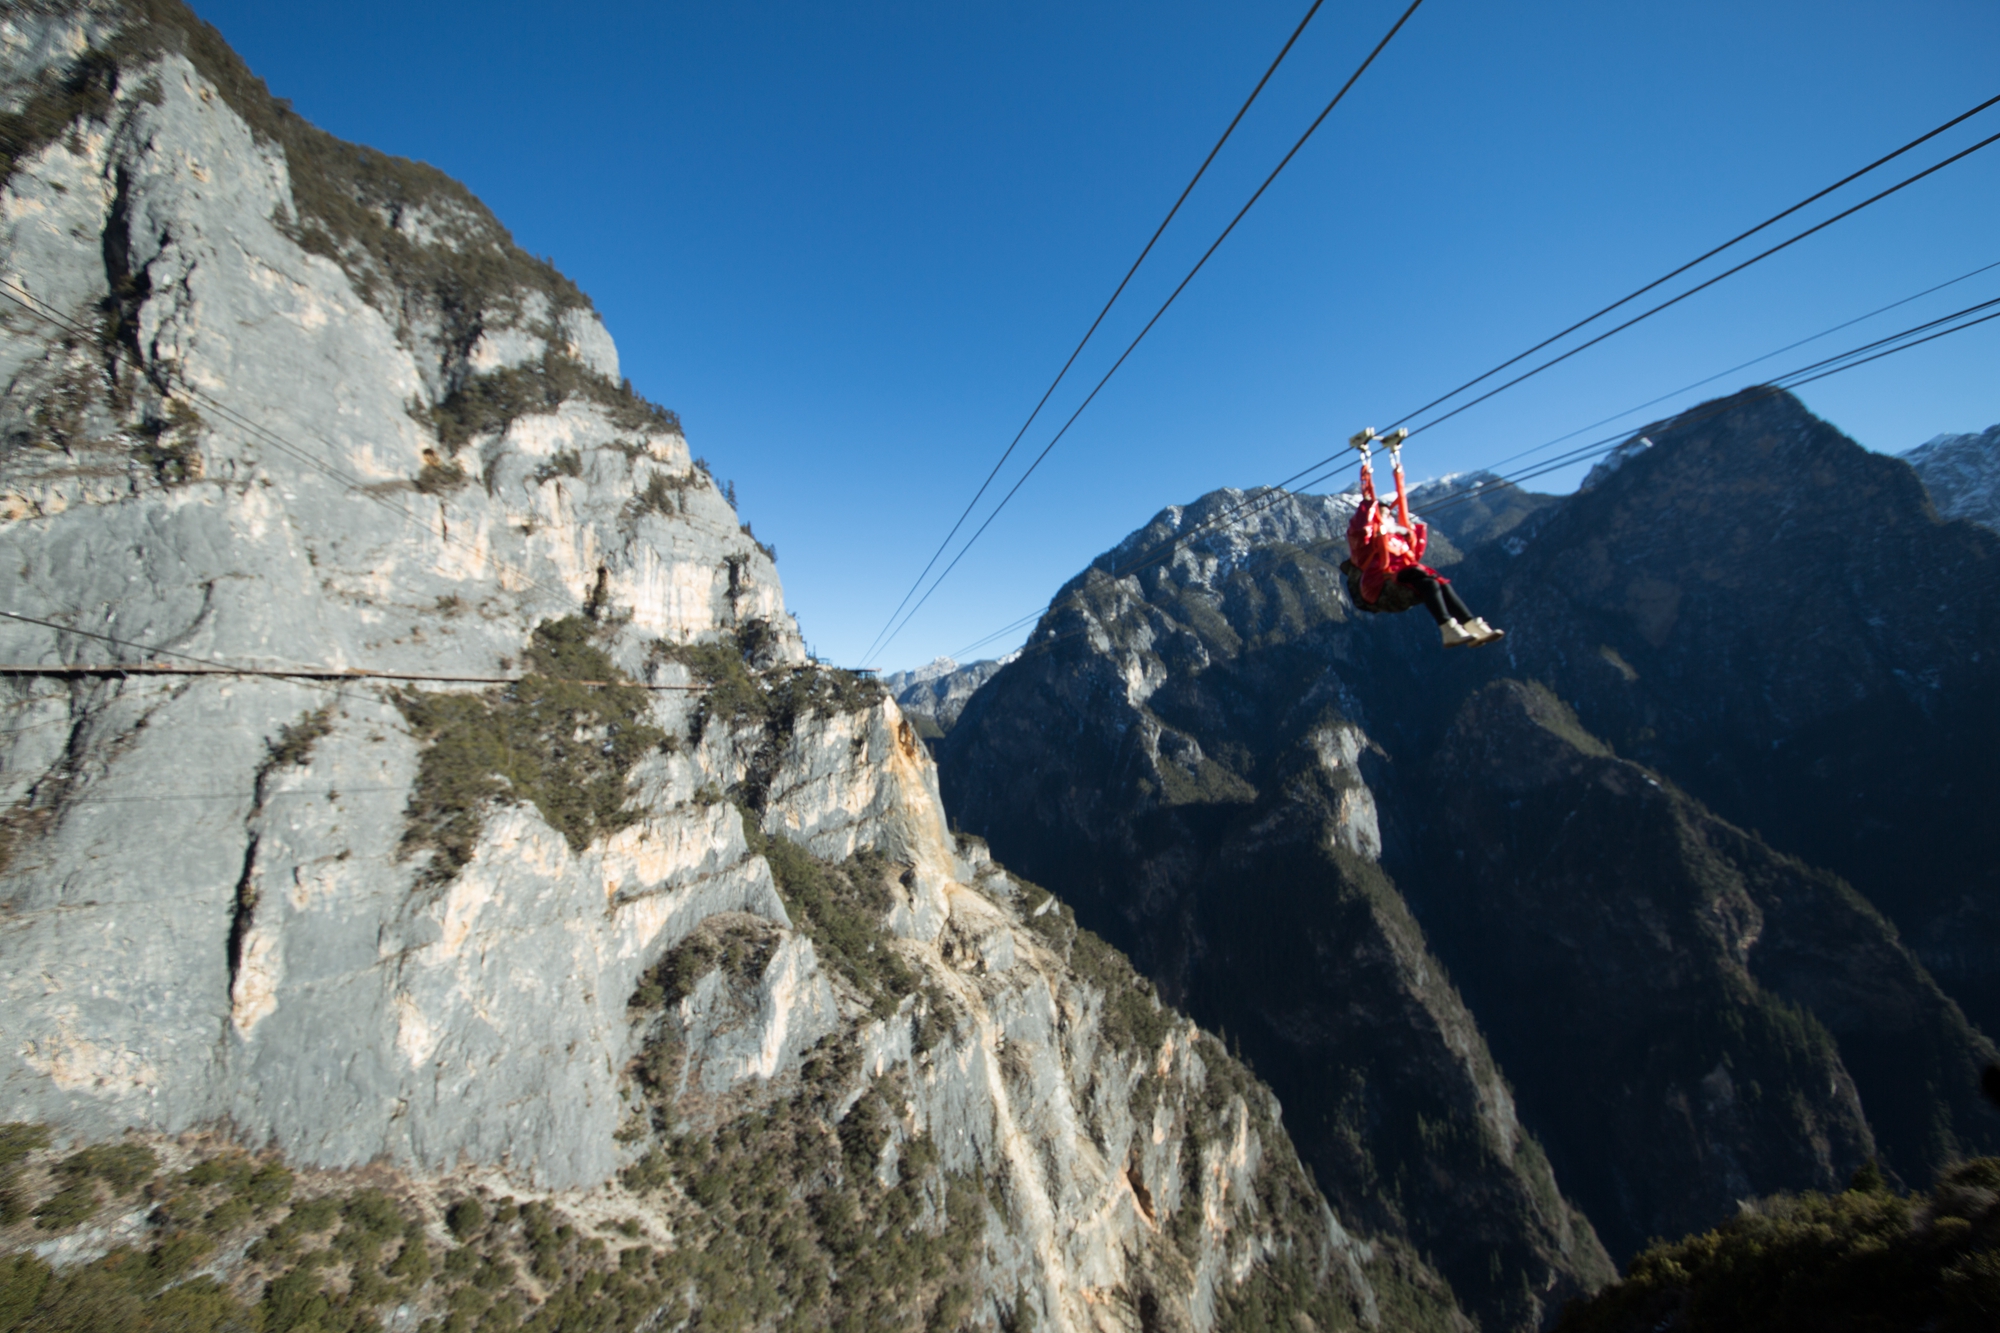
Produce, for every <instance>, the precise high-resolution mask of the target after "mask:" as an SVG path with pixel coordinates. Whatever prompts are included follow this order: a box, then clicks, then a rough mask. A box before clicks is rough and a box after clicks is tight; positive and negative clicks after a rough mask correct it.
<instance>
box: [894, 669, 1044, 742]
mask: <svg viewBox="0 0 2000 1333" xmlns="http://www.w3.org/2000/svg"><path fill="white" fill-rule="evenodd" d="M1015 656H1016V654H1014V653H1008V654H1007V655H1006V656H1005V657H989V658H986V659H985V660H984V661H979V662H967V663H966V664H965V665H964V666H960V665H959V664H958V663H957V662H954V661H952V659H950V658H949V657H940V658H938V659H937V660H936V661H934V662H932V663H931V664H930V665H928V666H921V667H918V668H916V669H915V670H913V671H894V672H891V673H890V674H888V675H886V676H884V677H882V684H883V685H884V686H885V687H886V688H887V689H888V691H889V693H890V694H892V695H894V696H895V699H896V706H897V707H899V708H901V709H902V710H903V715H904V716H905V717H907V718H909V719H910V720H911V721H912V722H914V723H916V724H917V727H918V729H919V730H921V731H923V732H924V733H925V734H926V735H930V736H935V735H942V734H944V733H945V732H947V731H950V730H951V729H952V727H953V726H955V725H956V724H957V722H958V715H959V714H960V713H962V712H964V711H965V701H966V700H967V699H970V698H971V697H972V696H973V695H974V694H976V693H978V691H979V687H980V686H981V685H984V684H985V683H986V682H987V681H989V680H991V679H993V677H994V676H995V675H996V674H997V673H998V672H999V670H1000V668H1001V667H1003V666H1006V665H1007V664H1008V663H1009V662H1011V661H1013V660H1014V658H1015Z"/></svg>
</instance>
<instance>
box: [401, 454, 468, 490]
mask: <svg viewBox="0 0 2000 1333" xmlns="http://www.w3.org/2000/svg"><path fill="white" fill-rule="evenodd" d="M471 480H472V477H471V475H470V474H469V473H467V472H466V470H465V468H464V467H463V466H461V465H460V464H459V462H458V460H457V459H455V458H454V459H450V460H445V459H440V458H439V457H438V456H437V455H436V454H435V453H433V452H431V451H430V450H428V449H426V450H425V451H424V465H423V467H422V468H420V469H418V471H417V476H416V480H415V481H412V482H411V483H410V484H411V485H412V486H414V487H416V488H417V490H418V491H420V492H422V493H423V494H425V495H449V494H451V493H452V492H453V491H455V490H458V489H459V488H460V487H462V486H464V485H466V484H467V483H468V482H470V481H471Z"/></svg>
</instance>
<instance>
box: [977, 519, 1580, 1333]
mask: <svg viewBox="0 0 2000 1333" xmlns="http://www.w3.org/2000/svg"><path fill="white" fill-rule="evenodd" d="M1243 499H1244V496H1243V495H1242V494H1241V493H1238V492H1233V491H1219V492H1216V493H1214V494H1212V495H1210V496H1207V497H1204V498H1203V499H1202V500H1201V501H1200V502H1198V503H1197V504H1195V505H1191V506H1187V507H1186V508H1184V509H1182V508H1175V509H1170V510H1167V511H1165V512H1163V513H1162V514H1161V515H1159V516H1158V517H1157V518H1156V519H1154V521H1153V522H1152V523H1151V524H1149V525H1148V526H1147V527H1146V528H1145V529H1143V530H1141V531H1140V532H1138V533H1135V534H1134V535H1133V536H1132V537H1131V538H1129V539H1128V540H1127V541H1126V542H1124V543H1123V544H1121V545H1120V546H1119V547H1118V548H1117V549H1116V550H1114V551H1112V552H1109V553H1107V554H1106V555H1105V556H1103V557H1100V559H1099V560H1097V561H1096V562H1094V563H1093V565H1092V567H1091V568H1090V570H1088V571H1087V572H1086V573H1085V574H1084V575H1082V576H1081V577H1079V578H1078V579H1075V580H1072V581H1071V583H1070V584H1068V585H1066V587H1065V588H1064V590H1063V591H1062V592H1061V593H1059V594H1058V595H1057V598H1056V603H1055V605H1056V609H1055V610H1054V611H1053V612H1052V613H1051V614H1050V616H1049V617H1048V618H1047V619H1045V620H1044V622H1043V624H1042V625H1041V626H1040V627H1039V628H1038V629H1037V631H1036V634H1035V636H1034V637H1033V638H1032V639H1031V640H1030V642H1029V644H1028V646H1027V648H1026V649H1025V650H1024V651H1023V653H1022V656H1021V658H1020V660H1018V661H1017V662H1015V663H1014V664H1013V665H1011V666H1009V667H1008V668H1006V669H1005V670H1003V671H1002V672H1001V673H1000V674H999V675H998V676H996V677H995V678H994V680H993V681H992V682H991V683H990V684H988V685H987V687H986V688H985V689H983V690H981V691H980V692H979V693H978V694H977V695H975V696H974V698H973V700H972V701H971V703H970V704H969V705H968V706H967V708H966V710H965V713H964V714H963V716H962V717H961V718H960V721H959V724H958V726H957V727H955V728H954V729H953V730H952V731H951V733H950V734H948V735H947V736H946V737H945V739H944V742H943V744H942V750H941V752H942V756H943V760H942V762H943V773H944V778H945V795H946V800H947V804H948V805H949V807H950V809H951V812H952V816H953V817H954V818H955V819H956V820H958V821H959V822H960V824H961V826H963V827H964V828H967V829H970V830H973V831H976V832H979V833H981V834H982V835H985V836H989V837H991V838H992V839H993V840H994V841H995V845H996V847H997V848H998V850H999V851H1000V853H1001V854H1002V855H1003V856H1004V857H1005V858H1006V859H1007V860H1008V862H1009V864H1012V865H1016V866H1018V867H1020V868H1021V869H1022V870H1023V871H1024V872H1025V873H1027V874H1029V875H1031V876H1034V877H1037V878H1046V879H1047V881H1048V882H1049V883H1052V884H1055V885H1058V886H1060V888H1061V890H1062V892H1063V893H1064V895H1065V896H1066V897H1067V898H1069V899H1070V900H1071V901H1073V902H1074V903H1075V904H1076V907H1077V910H1078V912H1079V913H1080V915H1081V916H1082V917H1083V919H1084V920H1085V921H1086V923H1087V924H1089V925H1091V926H1092V927H1093V928H1095V929H1098V930H1101V931H1103V932H1104V933H1105V934H1106V935H1107V936H1108V937H1109V938H1110V939H1111V940H1112V941H1113V942H1114V943H1116V944H1118V945H1120V946H1121V947H1123V948H1125V949H1127V950H1128V951H1129V952H1130V953H1131V954H1132V956H1133V958H1134V960H1135V961H1136V962H1137V964H1138V965H1139V967H1140V968H1141V969H1142V970H1143V971H1145V972H1146V974H1147V975H1148V976H1150V977H1152V978H1153V979H1154V980H1155V981H1156V982H1158V983H1159V984H1160V986H1161V988H1162V990H1163V991H1164V993H1166V994H1167V995H1168V996H1170V997H1171V998H1173V999H1175V1000H1176V1001H1178V1002H1182V1003H1185V1004H1186V1006H1187V1007H1188V1009H1189V1011H1190V1012H1191V1013H1193V1014H1197V1015H1200V1016H1201V1019H1202V1021H1203V1022H1205V1023H1207V1024H1209V1025H1212V1026H1215V1027H1218V1028H1221V1029H1222V1030H1224V1031H1226V1032H1227V1033H1228V1034H1229V1035H1230V1037H1231V1039H1232V1040H1233V1041H1238V1042H1240V1043H1241V1046H1242V1049H1243V1051H1244V1052H1245V1054H1246V1055H1247V1056H1248V1057H1249V1058H1250V1059H1251V1061H1252V1063H1253V1064H1254V1065H1255V1066H1256V1067H1257V1068H1258V1069H1259V1070H1260V1071H1263V1073H1264V1075H1265V1076H1266V1077H1268V1078H1270V1079H1272V1080H1273V1085H1274V1086H1275V1087H1277V1088H1279V1089H1280V1090H1281V1095H1282V1096H1283V1097H1284V1098H1285V1099H1286V1101H1287V1104H1288V1105H1291V1106H1294V1107H1306V1108H1310V1110H1308V1111H1306V1112H1305V1113H1304V1114H1295V1117H1294V1120H1293V1125H1292V1129H1293V1134H1294V1136H1295V1139H1296V1141H1297V1142H1298V1144H1299V1146H1300V1152H1301V1155H1302V1156H1304V1157H1305V1159H1306V1160H1307V1161H1308V1162H1310V1163H1311V1164H1312V1166H1313V1169H1314V1172H1315V1175H1316V1178H1317V1179H1318V1180H1319V1182H1320V1185H1321V1187H1322V1188H1324V1189H1325V1190H1326V1191H1327V1194H1328V1197H1329V1198H1330V1199H1333V1200H1335V1201H1336V1206H1337V1207H1339V1208H1340V1209H1341V1210H1342V1212H1343V1215H1345V1214H1346V1213H1347V1212H1348V1211H1350V1210H1360V1212H1359V1213H1358V1214H1357V1215H1363V1216H1366V1217H1368V1218H1369V1222H1370V1225H1371V1226H1373V1227H1375V1228H1378V1229H1380V1230H1383V1231H1385V1232H1388V1233H1390V1234H1396V1235H1401V1236H1404V1237H1407V1238H1408V1240H1409V1242H1410V1243H1411V1244H1413V1245H1414V1246H1416V1247H1417V1248H1419V1249H1420V1250H1421V1251H1423V1252H1424V1253H1426V1254H1428V1255H1430V1256H1432V1257H1433V1259H1434V1260H1435V1261H1436V1263H1437V1265H1438V1268H1439V1271H1440V1272H1442V1273H1443V1274H1444V1275H1445V1276H1446V1278H1447V1279H1448V1280H1449V1281H1451V1283H1452V1284H1453V1287H1454V1289H1455V1290H1456V1291H1457V1292H1458V1294H1459V1297H1460V1299H1461V1300H1462V1301H1463V1302H1465V1304H1466V1305H1467V1306H1468V1307H1469V1308H1470V1309H1471V1310H1472V1311H1473V1312H1474V1313H1475V1314H1476V1315H1477V1316H1478V1317H1479V1318H1480V1319H1481V1320H1482V1323H1483V1325H1484V1326H1487V1327H1496V1328H1498V1327H1533V1326H1535V1325H1536V1324H1537V1323H1538V1322H1539V1320H1540V1319H1541V1318H1542V1317H1543V1316H1544V1315H1545V1314H1547V1313H1552V1312H1553V1310H1554V1309H1556V1308H1558V1307H1559V1306H1560V1305H1561V1303H1562V1301H1563V1300H1564V1299H1566V1298H1567V1297H1568V1296H1570V1295H1573V1294H1576V1293H1578V1292H1580V1291H1584V1290H1588V1289H1590V1288H1591V1287H1593V1286H1594V1285H1596V1284H1597V1283H1598V1282H1601V1281H1602V1280H1604V1279H1605V1278H1606V1277H1608V1276H1609V1274H1610V1264H1609V1261H1608V1259H1607V1258H1606V1257H1605V1255H1604V1252H1603V1250H1602V1249H1601V1248H1600V1246H1599V1244H1598V1241H1597V1238H1596V1236H1595V1235H1594V1234H1593V1233H1592V1231H1591V1229H1590V1227H1589V1224H1588V1223H1587V1222H1584V1221H1583V1220H1582V1219H1581V1218H1580V1217H1579V1216H1578V1215H1576V1214H1575V1213H1574V1211H1573V1210H1572V1209H1571V1208H1570V1206H1569V1204H1568V1203H1567V1202H1566V1201H1565V1200H1564V1198H1563V1197H1562V1195H1561V1193H1560V1191H1559V1189H1558V1188H1557V1185H1556V1182H1555V1180H1554V1179H1553V1177H1552V1176H1551V1174H1550V1171H1549V1168H1548V1164H1547V1162H1546V1160H1545V1159H1544V1158H1543V1156H1542V1154H1541V1150H1540V1148H1539V1147H1538V1146H1537V1145H1536V1144H1535V1142H1534V1139H1533V1137H1532V1136H1531V1135H1530V1134H1529V1133H1527V1132H1526V1131H1525V1130H1524V1129H1523V1128H1522V1127H1521V1126H1520V1124H1519V1123H1518V1121H1517V1118H1516V1116H1515V1112H1514V1104H1513V1100H1512V1094H1511V1092H1510V1090H1509V1089H1508V1087H1507V1085H1506V1082H1505V1080H1504V1079H1503V1078H1502V1077H1501V1076H1500V1073H1499V1071H1498V1069H1497V1068H1496V1067H1495V1065H1494V1063H1493V1061H1492V1059H1491V1058H1490V1056H1489V1055H1488V1053H1487V1050H1486V1046H1485V1042H1484V1039H1483V1038H1482V1036H1481V1035H1480V1032H1479V1029H1478V1026H1477V1024H1476V1023H1475V1022H1474V1020H1473V1018H1472V1015H1471V1014H1470V1013H1469V1012H1468V1011H1467V1010H1466V1009H1465V1007H1464V1005H1463V1004H1462V1002H1461V1001H1460V998H1459V996H1458V994H1457V993H1456V991H1455V990H1454V989H1453V987H1452V986H1451V984H1450V982H1449V981H1448V980H1447V979H1446V977H1445V975H1444V972H1443V969H1442V968H1441V967H1439V966H1438V964H1437V962H1436V960H1435V959H1434V958H1433V957H1432V955H1431V953H1430V951H1429V949H1428V947H1427V945H1426V944H1425V942H1424V939H1423V934H1422V932H1421V930H1420V929H1419V928H1418V926H1417V923H1416V921H1415V920H1413V919H1412V918H1411V916H1410V914H1409V911H1408V909H1407V907H1406V906H1405V905H1404V903H1403V901H1402V899H1401V897H1400V896H1399V895H1398V893H1397V891H1396V888H1395V886H1394V884H1393V882H1392V881H1391V879H1390V877H1389V876H1388V875H1387V874H1386V873H1385V872H1384V870H1383V869H1382V867H1381V865H1380V864H1379V858H1380V855H1381V852H1382V846H1383V834H1382V830H1381V827H1380V822H1379V818H1378V810H1377V804H1376V801H1377V788H1378V786H1379V784H1380V782H1381V779H1382V768H1383V764H1384V755H1383V752H1382V750H1381V747H1380V746H1379V745H1378V744H1377V743H1376V742H1375V741H1374V740H1373V738H1372V726H1373V723H1372V721H1371V719H1370V717H1369V715H1368V714H1367V713H1366V712H1365V711H1364V709H1363V707H1362V705H1361V704H1360V703H1359V701H1358V699H1357V697H1356V696H1357V689H1356V685H1357V683H1358V682H1359V681H1360V680H1361V679H1362V678H1363V676H1364V674H1365V668H1364V667H1363V666H1362V665H1361V660H1360V659H1359V657H1358V656H1357V654H1359V653H1363V652H1365V648H1356V649H1355V651H1349V648H1348V646H1347V645H1349V644H1350V643H1351V640H1350V639H1349V638H1345V637H1342V632H1343V631H1344V630H1345V629H1346V628H1347V622H1348V621H1349V619H1350V613H1349V612H1348V611H1347V610H1346V608H1345V602H1344V599H1343V594H1342V593H1341V591H1340V588H1341V578H1340V574H1339V571H1338V569H1337V568H1336V565H1335V562H1337V561H1338V560H1339V559H1340V558H1341V557H1342V556H1343V555H1344V554H1345V550H1344V546H1341V545H1340V544H1339V538H1340V534H1342V533H1344V532H1345V529H1346V524H1347V519H1348V517H1349V515H1350V514H1351V513H1352V506H1353V501H1352V500H1351V499H1350V498H1348V497H1339V496H1324V497H1315V496H1293V497H1285V498H1284V499H1282V500H1279V501H1276V502H1274V503H1272V504H1270V505H1268V506H1267V507H1263V508H1261V509H1257V510H1256V511H1255V513H1254V516H1252V517H1250V518H1248V520H1247V521H1246V522H1243V523H1240V524H1236V525H1232V526H1229V527H1226V528H1223V529H1221V530H1219V531H1217V532H1215V533H1213V534H1212V535H1208V536H1203V537H1199V538H1197V539H1195V540H1194V541H1193V542H1191V543H1190V544H1188V545H1187V546H1185V547H1183V548H1181V549H1180V550H1178V551H1177V552H1176V553H1175V554H1174V555H1173V557H1172V559H1170V560H1166V561H1162V562H1158V563H1154V564H1150V565H1147V566H1145V567H1144V568H1141V569H1138V570H1136V571H1135V572H1132V573H1125V574H1123V575H1122V576H1121V574H1120V571H1121V570H1122V569H1124V568H1125V567H1126V566H1128V565H1132V564H1135V563H1136V562H1137V561H1138V559H1139V558H1140V557H1141V556H1142V555H1143V553H1144V552H1147V551H1150V550H1152V549H1154V548H1155V547H1157V546H1158V545H1159V544H1160V543H1161V542H1162V541H1163V540H1165V539H1166V538H1168V537H1170V536H1172V535H1174V534H1177V533H1180V532H1183V531H1186V530H1188V529H1190V528H1195V527H1199V526H1202V525H1204V524H1205V523H1207V522H1209V521H1210V520H1211V519H1213V518H1214V517H1215V516H1216V515H1218V514H1221V513H1223V512H1226V511H1228V510H1231V509H1233V508H1235V507H1236V506H1237V505H1239V504H1241V502H1242V501H1243ZM1055 737H1060V738H1061V740H1060V741H1059V742H1054V741H1053V740H1052V738H1055Z"/></svg>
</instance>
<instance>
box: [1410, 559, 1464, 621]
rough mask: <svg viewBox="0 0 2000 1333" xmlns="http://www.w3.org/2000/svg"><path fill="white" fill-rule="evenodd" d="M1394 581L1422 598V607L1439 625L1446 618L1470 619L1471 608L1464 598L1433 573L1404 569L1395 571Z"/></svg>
mask: <svg viewBox="0 0 2000 1333" xmlns="http://www.w3.org/2000/svg"><path fill="white" fill-rule="evenodd" d="M1396 582H1398V583H1400V584H1402V585H1403V586H1404V587H1406V588H1408V589H1410V590H1411V591H1412V592H1414V593H1416V594H1417V596H1419V597H1421V598H1423V602H1424V609H1425V610H1426V611H1429V612H1430V613H1431V619H1432V620H1435V621H1437V623H1438V624H1440V625H1442V624H1444V622H1445V621H1447V620H1458V621H1466V620H1470V619H1472V608H1471V607H1469V606H1467V605H1466V604H1465V599H1463V598H1462V597H1460V596H1459V595H1458V593H1457V592H1455V591H1453V589H1452V586H1451V585H1450V584H1449V583H1445V582H1443V581H1441V580H1440V579H1438V578H1437V577H1436V576H1435V575H1433V574H1430V573H1428V572H1426V571H1424V570H1421V569H1415V568H1411V569H1405V570H1401V571H1399V572H1398V573H1397V575H1396Z"/></svg>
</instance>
